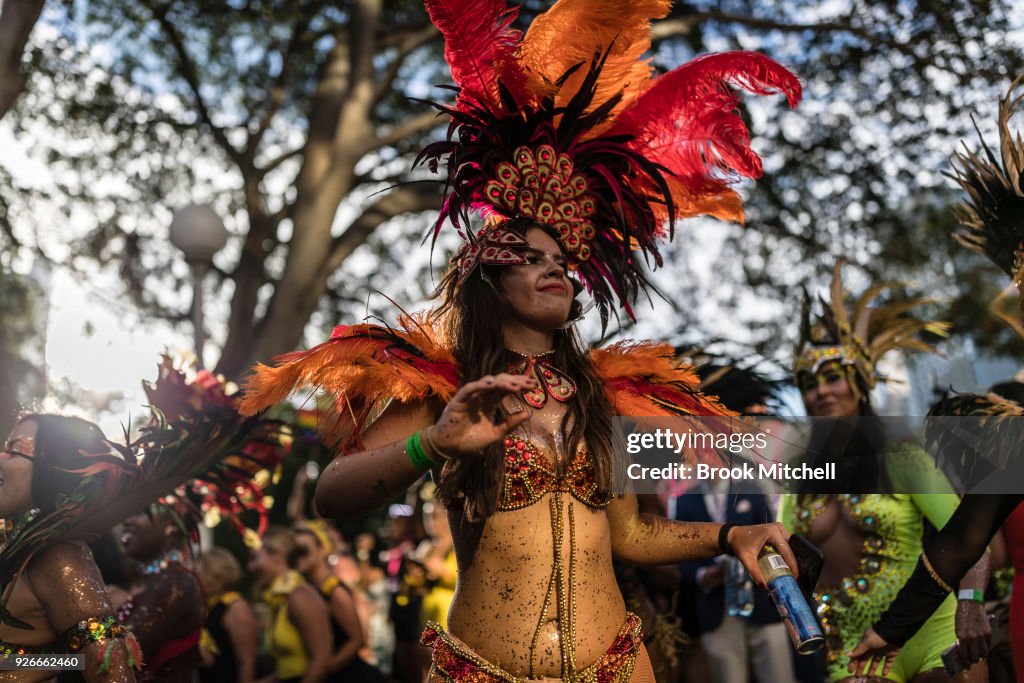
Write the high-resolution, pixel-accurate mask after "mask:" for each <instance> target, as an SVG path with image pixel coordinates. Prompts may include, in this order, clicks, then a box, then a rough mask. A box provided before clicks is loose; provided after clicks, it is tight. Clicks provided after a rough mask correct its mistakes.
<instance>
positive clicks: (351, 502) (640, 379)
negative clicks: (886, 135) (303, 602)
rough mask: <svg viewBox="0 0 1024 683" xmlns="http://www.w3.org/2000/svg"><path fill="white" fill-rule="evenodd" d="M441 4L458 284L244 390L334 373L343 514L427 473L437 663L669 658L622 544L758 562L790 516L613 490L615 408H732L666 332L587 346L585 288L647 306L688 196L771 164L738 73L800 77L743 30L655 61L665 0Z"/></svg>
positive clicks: (600, 300)
mask: <svg viewBox="0 0 1024 683" xmlns="http://www.w3.org/2000/svg"><path fill="white" fill-rule="evenodd" d="M426 4H427V10H428V12H429V14H430V17H431V19H432V20H433V22H434V24H435V25H436V26H437V27H438V28H439V29H440V31H441V33H442V34H443V36H444V38H445V55H446V58H447V61H448V64H449V66H450V68H451V72H452V77H453V80H454V81H455V85H456V91H457V94H456V98H455V103H454V104H453V105H450V106H441V107H439V108H440V109H441V110H442V111H443V112H444V113H446V114H447V115H449V116H450V118H451V126H450V128H449V135H448V138H447V139H446V140H445V141H442V142H438V143H435V144H433V145H431V146H429V147H428V148H427V149H426V150H424V152H423V153H422V155H421V158H422V159H426V160H428V161H429V165H430V167H431V168H432V169H435V170H436V169H438V167H439V165H440V162H441V161H442V160H445V161H446V164H447V177H446V181H445V188H446V191H445V197H444V202H443V205H442V208H441V212H440V216H439V217H438V221H437V224H436V226H435V231H438V230H441V229H442V226H443V224H444V223H445V222H447V221H450V222H451V223H452V224H453V225H454V227H455V229H456V230H458V231H459V234H460V235H461V236H462V238H463V240H464V245H463V246H462V248H461V249H460V250H459V251H458V252H457V253H456V255H455V258H454V259H453V267H452V269H451V270H450V271H449V273H448V274H447V275H446V277H445V278H444V280H443V282H442V283H441V285H440V288H439V292H438V298H439V299H440V305H439V306H438V308H437V309H436V310H435V311H434V312H432V313H431V314H428V315H427V316H425V317H421V318H419V319H416V320H412V319H407V320H405V321H404V323H405V329H401V330H393V329H385V328H382V327H378V326H372V325H357V326H351V327H339V328H337V329H336V330H335V332H334V334H333V335H332V338H331V340H330V341H328V342H326V343H324V344H322V345H320V346H318V347H315V348H313V349H311V350H309V351H306V352H301V353H296V354H290V355H287V356H284V357H282V358H280V359H278V362H277V365H276V367H260V368H258V369H257V370H256V372H255V374H254V376H253V378H252V380H251V381H250V384H249V386H248V388H247V392H246V393H247V396H246V402H245V404H244V406H243V408H244V410H246V411H249V412H255V411H258V410H261V409H263V408H265V407H266V406H268V405H270V404H272V403H274V402H276V401H279V400H282V399H284V398H285V397H286V396H287V395H288V394H289V393H290V392H291V391H292V390H293V389H295V388H297V387H298V386H301V385H306V386H312V387H318V388H321V389H324V390H326V391H327V392H328V393H330V394H331V395H332V396H333V401H332V411H331V412H333V415H334V417H328V418H325V425H324V426H325V427H326V430H325V431H326V432H327V436H328V438H329V439H330V440H332V441H333V442H335V443H337V444H339V445H340V447H341V448H342V450H343V451H344V452H345V453H346V455H345V456H344V457H340V458H338V459H336V460H335V461H334V462H333V463H332V464H331V465H330V466H329V467H328V468H327V469H326V470H325V472H324V474H323V476H322V477H321V479H320V481H319V483H318V487H317V497H316V502H317V506H318V509H319V511H320V512H321V513H322V514H324V515H326V516H329V517H353V516H359V515H363V514H365V513H367V512H369V511H370V510H372V509H374V508H376V507H379V506H381V505H383V504H385V503H386V502H388V501H389V500H391V499H393V498H394V497H395V496H396V495H397V494H398V493H400V492H402V491H404V490H405V489H406V488H408V487H409V486H410V485H411V484H412V483H414V482H415V481H416V480H417V479H419V478H420V477H422V476H423V475H424V474H425V473H426V472H428V471H430V472H432V474H433V476H434V477H435V478H436V480H437V484H438V493H437V499H438V500H439V501H440V502H441V504H443V505H444V507H445V508H446V509H447V511H448V515H449V521H450V526H451V529H452V535H453V541H454V546H455V553H456V557H457V561H458V570H459V578H458V587H457V590H456V594H455V599H454V601H453V603H452V605H451V609H450V611H449V615H448V624H447V627H448V629H447V630H445V629H442V628H441V627H440V626H439V625H437V624H431V625H429V626H428V627H427V629H426V631H425V632H424V636H423V641H424V642H425V643H426V644H428V645H430V646H431V647H432V648H433V667H432V669H431V679H432V680H435V681H441V680H445V681H462V680H486V681H518V680H522V679H526V678H559V679H563V680H567V681H594V680H601V681H627V680H630V679H631V678H632V679H633V680H650V679H651V676H652V673H651V668H650V663H649V661H648V658H647V656H646V653H645V650H644V647H643V642H642V640H643V639H642V635H641V630H640V623H639V619H638V618H637V617H636V616H635V615H631V614H628V613H627V611H626V608H625V605H624V603H623V599H622V596H621V594H620V593H619V590H618V588H617V586H616V584H615V576H614V573H613V571H612V561H611V560H612V556H613V555H614V556H617V557H619V558H621V559H624V560H626V561H631V562H638V563H651V564H661V563H674V562H677V561H679V560H681V559H683V558H694V557H704V556H714V555H717V554H719V553H721V552H726V551H732V552H735V553H736V554H737V555H738V556H739V557H740V558H741V559H742V560H743V561H744V563H745V564H746V566H747V567H748V569H749V570H750V571H751V573H752V574H753V575H754V576H755V577H756V578H757V579H758V580H760V579H761V573H760V570H759V569H758V568H757V563H756V554H757V552H758V551H759V550H760V549H761V547H762V546H763V545H764V544H765V543H766V542H769V541H770V542H772V543H775V544H777V545H778V547H779V548H780V550H781V551H782V552H783V554H784V555H785V556H787V557H791V553H790V551H789V548H788V545H787V543H786V536H785V534H784V533H783V531H782V529H781V527H779V526H777V525H761V526H754V527H732V526H730V525H721V524H711V523H708V524H695V523H684V522H674V521H669V520H666V519H664V518H655V517H652V516H647V515H641V514H640V513H639V512H638V510H637V502H636V497H635V496H634V495H631V494H622V493H616V492H615V483H616V472H615V471H614V470H615V468H614V462H613V461H614V456H615V453H616V451H617V449H616V441H615V436H614V432H613V426H612V417H613V416H614V415H629V416H702V415H708V416H724V415H728V414H729V413H728V412H727V411H725V410H724V409H723V408H722V407H721V406H720V405H718V403H717V402H716V401H714V400H713V399H710V398H707V397H705V396H703V395H702V394H700V392H699V391H698V390H697V380H696V377H695V375H694V374H693V372H692V371H691V370H688V369H685V368H683V369H679V368H676V367H675V366H674V365H673V363H672V361H673V350H672V348H671V347H669V346H667V345H656V344H645V343H638V344H632V345H626V344H623V345H619V346H616V347H612V348H610V349H604V350H595V351H592V352H590V353H587V352H586V351H585V349H584V346H583V344H582V342H581V340H580V338H579V337H578V335H577V333H576V332H575V330H574V328H573V322H574V321H575V320H577V319H578V318H579V317H580V315H581V312H582V311H581V309H582V305H581V302H580V300H579V299H578V296H579V295H580V294H581V292H582V291H583V290H586V291H587V292H589V294H590V296H591V297H592V299H593V301H594V303H595V304H596V305H597V307H598V310H599V312H600V314H601V318H602V321H603V322H605V323H606V322H607V321H608V320H609V318H610V317H611V316H612V315H613V314H614V315H616V316H617V315H618V312H617V311H616V305H621V310H622V311H623V312H624V313H625V314H626V315H628V316H632V315H633V311H632V309H631V305H632V303H633V302H634V301H635V298H636V296H637V294H638V293H639V292H641V291H642V290H643V289H644V288H645V287H646V285H647V281H646V277H645V271H644V268H643V265H642V262H652V263H654V264H660V262H661V258H660V255H659V253H658V240H659V239H661V238H663V237H667V236H668V234H667V233H670V232H671V226H672V224H673V221H674V219H675V218H677V217H683V216H694V215H702V214H703V215H713V216H717V217H720V218H726V219H733V220H736V219H740V218H741V217H742V210H741V207H740V202H739V197H738V195H737V194H736V192H735V191H734V190H732V189H731V188H730V186H729V182H728V181H729V180H731V179H732V178H734V177H737V176H746V177H757V176H758V175H759V174H760V171H761V166H760V160H759V158H758V157H757V155H756V154H755V153H754V152H753V151H752V150H751V149H750V145H749V141H750V138H749V133H748V131H747V129H746V127H745V126H744V124H743V121H742V119H741V118H740V116H739V115H738V113H737V112H736V107H737V102H738V97H737V94H736V93H735V92H733V90H732V89H731V88H730V87H729V85H730V84H732V85H737V86H739V87H743V88H746V89H747V90H750V91H752V92H754V93H758V94H768V93H771V92H782V93H784V94H785V95H786V96H787V98H788V99H789V101H790V103H791V104H795V103H796V101H797V100H798V99H799V95H800V86H799V83H798V82H797V80H796V78H795V77H794V76H793V75H792V74H790V73H789V72H788V71H786V70H785V69H784V68H782V67H781V66H779V65H778V64H776V63H775V62H773V61H772V60H770V59H768V58H766V57H764V56H762V55H759V54H755V53H748V52H737V53H727V54H719V55H706V56H703V57H700V58H698V59H695V60H693V61H692V62H690V63H688V64H686V65H684V66H682V67H679V68H677V69H674V70H672V71H670V72H668V73H665V74H662V75H660V76H657V77H652V70H651V67H650V65H649V63H648V62H647V60H644V59H642V55H643V54H644V53H645V52H646V51H647V50H648V49H649V47H650V21H651V19H653V18H658V17H661V16H664V15H665V14H666V13H667V12H668V8H669V4H670V3H669V2H668V0H644V1H641V2H635V1H633V2H625V1H613V2H608V1H605V0H602V1H600V2H587V1H583V0H560V1H559V2H556V3H555V4H554V6H553V7H551V9H549V10H548V11H547V12H545V13H544V14H542V15H540V16H539V17H537V18H536V19H535V20H534V22H533V23H532V25H531V26H530V28H529V31H528V32H527V33H526V34H525V36H524V35H521V34H520V32H519V31H518V30H516V29H514V28H513V23H514V20H515V16H516V11H515V10H514V9H510V8H509V7H507V6H506V4H505V2H504V1H503V0H502V1H498V0H486V1H482V2H481V1H477V0H474V1H472V2H471V1H469V0H428V2H427V3H426ZM471 213H478V214H480V215H481V216H482V217H483V221H484V224H483V227H482V228H481V229H480V230H479V231H477V230H474V229H471V228H470V218H469V215H470V214H471ZM666 227H667V229H666ZM435 234H436V232H435ZM389 401H390V403H389ZM385 405H386V407H385ZM377 415H379V417H377V419H376V421H375V422H373V423H372V424H370V425H369V427H367V424H368V421H369V420H370V419H371V418H372V417H374V416H377ZM618 450H619V451H621V448H620V449H618ZM618 490H619V491H621V490H622V488H621V487H620V488H619V489H618Z"/></svg>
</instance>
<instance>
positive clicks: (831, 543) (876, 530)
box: [779, 262, 989, 683]
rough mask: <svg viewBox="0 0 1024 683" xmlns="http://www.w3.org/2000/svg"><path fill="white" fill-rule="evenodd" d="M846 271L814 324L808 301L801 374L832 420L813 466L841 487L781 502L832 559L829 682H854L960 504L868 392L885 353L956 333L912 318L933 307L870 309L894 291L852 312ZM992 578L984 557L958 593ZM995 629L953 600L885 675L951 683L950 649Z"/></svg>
mask: <svg viewBox="0 0 1024 683" xmlns="http://www.w3.org/2000/svg"><path fill="white" fill-rule="evenodd" d="M842 265H843V264H842V262H839V263H837V264H836V266H835V269H834V270H833V273H832V288H831V295H830V300H828V301H826V300H822V301H821V302H820V304H821V307H822V309H823V313H822V315H820V316H818V318H817V320H816V321H815V322H814V323H813V324H812V321H811V316H810V305H809V301H806V300H805V303H804V309H803V315H802V321H801V335H800V342H799V345H798V347H797V353H796V363H795V366H794V374H795V376H796V381H797V383H798V385H799V387H800V391H801V393H802V395H803V399H804V404H805V405H806V406H807V412H808V414H809V415H811V416H812V417H818V418H836V419H834V420H818V421H817V422H815V424H814V425H813V427H812V431H811V444H812V445H811V447H810V448H812V449H814V450H815V451H817V453H818V455H817V456H816V458H817V459H816V461H815V463H814V466H820V465H822V464H824V462H826V461H828V462H834V463H835V467H836V471H837V477H836V481H834V482H828V483H827V484H825V488H823V487H822V486H821V483H820V482H815V483H811V482H805V484H804V486H803V487H802V488H801V490H800V493H799V494H797V495H787V496H783V498H782V504H781V505H780V511H779V518H780V519H781V520H783V522H784V523H785V524H786V525H787V527H788V528H790V529H791V530H792V531H794V532H798V533H801V534H803V535H805V536H807V537H808V538H809V539H810V540H811V541H812V542H813V543H815V544H817V545H818V546H820V547H821V549H822V551H823V552H824V553H825V564H824V568H823V570H822V576H821V579H820V580H819V582H818V588H817V590H816V597H817V599H818V602H819V604H820V605H821V606H820V608H819V610H818V615H819V617H820V618H821V621H822V626H823V631H824V634H825V638H826V647H827V648H828V651H827V654H828V673H829V677H830V679H831V680H832V681H839V680H844V679H849V680H852V678H851V677H850V673H849V672H848V671H847V666H848V664H849V659H848V657H847V656H846V653H847V652H848V651H849V649H850V648H851V647H852V646H853V645H854V644H856V642H857V639H858V638H859V637H860V635H861V634H862V633H863V631H864V629H865V628H866V627H867V626H868V625H870V624H871V622H872V621H873V620H874V619H876V618H877V617H878V615H879V614H881V612H882V610H883V609H884V607H885V605H886V604H887V602H888V601H889V600H890V599H891V598H892V597H893V596H894V595H895V594H896V591H897V590H899V587H900V586H901V585H902V583H903V581H905V580H906V578H907V577H908V576H909V575H910V573H911V571H912V569H913V564H914V562H915V561H916V560H917V558H918V557H919V556H920V554H921V533H922V527H923V524H924V522H925V520H927V521H928V522H930V523H931V524H933V525H934V526H935V527H936V528H942V526H943V525H945V524H946V523H947V522H948V521H949V519H950V517H951V516H952V515H953V512H954V511H955V510H956V508H957V505H958V504H959V502H960V499H959V497H958V496H957V495H956V493H955V492H954V490H953V487H952V485H951V484H950V483H949V481H948V480H947V479H946V477H945V475H944V474H943V473H942V472H941V470H939V469H938V468H937V467H936V465H935V461H934V459H933V458H932V457H931V456H930V455H928V453H926V452H925V451H924V450H923V449H922V448H921V447H920V446H919V445H918V444H917V443H915V442H913V441H912V440H909V439H908V438H899V437H898V436H897V435H892V434H888V433H887V430H886V426H885V425H884V424H881V419H880V418H877V417H876V414H875V412H874V410H873V408H872V405H871V398H870V394H869V392H870V390H871V389H872V387H874V386H875V384H876V382H878V381H879V380H881V379H884V378H883V377H882V376H881V374H880V373H879V371H878V369H877V368H878V363H879V361H880V359H881V358H882V356H883V355H885V354H886V353H887V352H889V351H891V350H894V349H908V350H918V351H934V349H933V347H932V346H931V345H930V344H929V343H928V342H927V341H926V340H923V339H921V338H920V337H919V336H918V334H919V333H921V332H928V333H931V334H934V335H939V336H945V335H946V333H947V330H948V327H949V326H948V324H946V323H937V322H928V321H924V320H920V319H918V318H915V317H913V316H911V315H910V314H909V313H908V312H909V311H911V310H913V309H914V308H915V307H917V306H920V305H922V304H925V303H928V302H929V300H928V299H894V300H890V301H888V302H886V303H885V304H882V305H878V306H872V305H871V304H873V303H875V301H876V300H877V299H878V298H879V296H880V295H881V294H883V293H885V291H886V290H888V289H890V288H891V285H883V286H878V287H872V288H870V289H868V291H867V292H865V293H864V294H863V295H861V296H860V297H859V298H858V300H857V302H856V304H855V305H854V306H853V308H852V309H850V310H847V307H846V300H845V299H846V293H845V292H844V290H843V286H842ZM988 574H989V563H988V561H987V559H986V560H985V561H983V562H979V563H978V566H976V567H975V568H974V569H973V570H972V571H971V572H970V573H969V574H968V576H966V577H965V578H964V580H963V582H962V584H961V586H962V587H963V588H964V589H969V590H970V591H972V595H973V594H974V592H973V591H978V592H984V589H985V586H986V585H987V583H988ZM954 622H955V628H954ZM988 632H989V629H988V622H987V619H986V614H985V609H984V605H981V604H978V603H977V602H970V603H962V604H961V605H960V606H959V607H957V605H956V604H955V603H954V601H952V600H950V601H949V602H948V603H947V604H945V605H944V606H943V608H942V609H941V610H940V611H939V612H938V613H936V614H935V615H934V616H933V617H932V619H931V620H930V621H929V622H928V624H927V625H926V626H925V627H924V628H923V629H922V630H921V632H920V633H919V634H918V635H917V636H915V637H914V639H913V640H912V641H911V642H910V643H909V644H908V647H907V649H906V651H905V652H904V653H903V655H902V656H901V658H900V659H899V660H898V661H897V662H896V666H894V667H893V668H892V669H891V670H890V671H889V672H887V673H886V674H885V677H886V678H888V679H890V680H894V681H910V680H914V681H918V682H919V683H920V682H922V681H926V680H927V681H941V680H948V676H947V675H946V673H945V671H944V667H943V662H942V652H943V651H944V650H945V649H946V648H947V647H949V645H950V644H952V643H953V642H954V641H955V640H956V639H957V638H959V639H960V640H961V642H964V643H967V642H973V641H981V640H983V639H984V638H985V637H987V635H988ZM981 673H983V672H981ZM858 680H859V679H858ZM969 680H976V679H973V678H971V679H969Z"/></svg>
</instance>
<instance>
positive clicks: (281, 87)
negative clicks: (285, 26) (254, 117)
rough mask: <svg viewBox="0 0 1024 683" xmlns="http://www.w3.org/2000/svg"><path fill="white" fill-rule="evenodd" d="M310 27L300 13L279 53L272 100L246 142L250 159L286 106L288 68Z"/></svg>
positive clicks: (289, 70) (271, 91) (306, 19)
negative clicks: (283, 106) (307, 28)
mask: <svg viewBox="0 0 1024 683" xmlns="http://www.w3.org/2000/svg"><path fill="white" fill-rule="evenodd" d="M308 25H309V19H308V18H307V17H305V16H304V14H303V13H302V12H300V13H299V18H298V19H296V21H295V24H294V25H293V26H292V33H291V36H289V38H288V44H287V45H286V46H285V48H284V50H282V51H280V52H279V53H278V54H280V56H281V71H280V72H279V73H278V74H277V78H275V79H274V85H273V86H271V88H270V99H269V102H268V103H267V108H266V110H264V112H263V116H261V117H260V121H259V124H258V125H257V126H256V131H255V132H254V133H253V134H252V135H250V136H249V139H248V140H247V141H246V153H247V154H248V156H249V157H250V158H252V157H254V156H255V155H256V150H257V148H259V145H260V142H261V141H262V140H263V136H264V134H266V132H267V128H269V127H270V122H271V121H272V120H273V119H274V116H275V115H276V114H277V112H278V111H280V109H281V105H282V104H284V95H285V85H287V83H288V77H289V75H290V74H291V69H289V68H288V67H289V64H290V61H291V57H292V54H293V53H294V52H295V48H297V47H298V46H299V44H300V43H301V42H302V36H303V34H304V33H305V32H306V27H307V26H308Z"/></svg>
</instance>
